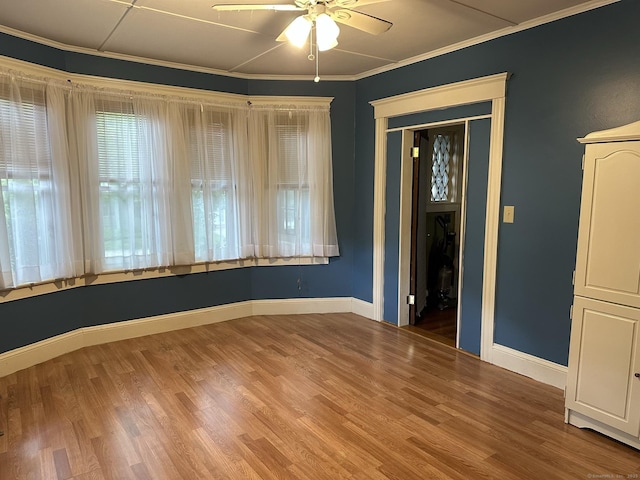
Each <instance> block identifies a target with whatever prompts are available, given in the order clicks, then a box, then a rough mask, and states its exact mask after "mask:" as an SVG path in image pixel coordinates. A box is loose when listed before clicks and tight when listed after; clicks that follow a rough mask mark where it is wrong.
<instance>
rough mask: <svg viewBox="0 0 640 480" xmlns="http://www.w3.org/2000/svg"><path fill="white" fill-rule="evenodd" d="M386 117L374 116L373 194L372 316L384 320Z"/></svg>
mask: <svg viewBox="0 0 640 480" xmlns="http://www.w3.org/2000/svg"><path fill="white" fill-rule="evenodd" d="M387 126H388V120H387V118H386V117H382V118H376V146H375V167H374V169H375V179H374V187H373V188H374V196H373V318H374V320H377V321H379V322H381V321H382V320H384V242H385V238H384V219H385V214H386V211H387V206H386V203H387Z"/></svg>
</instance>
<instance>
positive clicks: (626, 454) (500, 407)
mask: <svg viewBox="0 0 640 480" xmlns="http://www.w3.org/2000/svg"><path fill="white" fill-rule="evenodd" d="M563 412H564V399H563V392H562V391H561V390H558V389H555V388H553V387H549V386H547V385H543V384H540V383H538V382H535V381H533V380H531V379H528V378H526V377H523V376H520V375H516V374H514V373H511V372H508V371H505V370H503V369H500V368H498V367H495V366H492V365H488V364H486V363H484V362H481V361H480V360H479V359H477V358H475V357H473V356H471V355H468V354H466V353H463V352H460V351H457V350H455V349H453V348H450V347H447V346H445V345H442V344H438V343H435V342H433V341H432V340H429V339H427V338H424V337H421V336H418V335H415V334H414V333H411V332H410V331H405V330H403V329H397V328H395V327H391V326H388V325H385V324H380V323H377V322H373V321H369V320H365V319H363V318H362V317H358V316H356V315H352V314H322V315H320V314H318V315H299V316H293V315H273V316H255V317H249V318H244V319H237V320H232V321H228V322H223V323H215V324H211V325H205V326H201V327H196V328H190V329H185V330H180V331H175V332H167V333H162V334H158V335H150V336H147V337H138V338H134V339H129V340H124V341H121V342H113V343H108V344H104V345H96V346H93V347H87V348H83V349H81V350H78V351H76V352H71V353H69V354H65V355H62V356H60V357H58V358H56V359H52V360H50V361H47V362H44V363H42V364H40V365H36V366H34V367H31V368H29V369H26V370H23V371H20V372H16V373H14V374H11V375H9V376H7V377H4V378H0V430H4V431H5V435H4V436H2V437H0V479H2V480H14V479H15V480H18V479H26V478H46V479H48V478H51V479H55V478H59V479H78V480H86V479H98V480H100V479H105V480H111V479H121V478H122V479H138V480H148V479H154V480H155V479H170V480H174V479H175V480H180V479H188V480H193V479H213V478H215V479H231V480H235V479H251V480H258V479H300V480H304V479H310V480H324V479H327V480H334V479H362V480H364V479H366V480H384V479H401V480H410V479H421V480H422V479H426V478H428V479H432V478H434V479H438V478H440V479H467V478H478V479H495V478H501V479H502V478H506V479H510V478H514V479H515V478H518V479H539V478H549V479H554V478H563V479H566V478H588V475H592V476H594V478H595V476H596V475H613V477H608V478H616V477H615V476H616V475H622V478H637V477H633V475H638V474H639V473H640V452H638V451H637V450H634V449H632V448H630V447H627V446H624V445H621V444H619V443H617V442H615V441H613V440H611V439H609V438H606V437H604V436H602V435H599V434H597V433H594V432H591V431H584V430H580V429H577V428H575V427H572V426H569V425H566V424H565V423H564V417H563ZM618 478H620V477H618Z"/></svg>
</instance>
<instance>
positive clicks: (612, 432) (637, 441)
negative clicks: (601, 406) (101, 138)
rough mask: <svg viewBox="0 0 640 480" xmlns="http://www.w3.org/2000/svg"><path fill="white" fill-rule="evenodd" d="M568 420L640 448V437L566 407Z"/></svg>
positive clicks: (579, 426) (574, 424) (580, 426)
mask: <svg viewBox="0 0 640 480" xmlns="http://www.w3.org/2000/svg"><path fill="white" fill-rule="evenodd" d="M565 417H566V422H567V423H569V424H570V425H573V426H574V427H578V428H589V429H591V430H594V431H596V432H598V433H602V434H603V435H606V436H607V437H611V438H614V439H616V440H618V441H619V442H622V443H624V444H626V445H629V446H631V447H633V448H635V449H637V450H640V438H638V437H632V436H631V435H629V434H627V433H624V432H621V431H620V430H617V429H615V428H612V427H610V426H608V425H605V424H604V423H602V422H599V421H597V420H594V419H592V418H589V417H587V416H585V415H583V414H581V413H579V412H576V411H575V410H570V409H566V411H565Z"/></svg>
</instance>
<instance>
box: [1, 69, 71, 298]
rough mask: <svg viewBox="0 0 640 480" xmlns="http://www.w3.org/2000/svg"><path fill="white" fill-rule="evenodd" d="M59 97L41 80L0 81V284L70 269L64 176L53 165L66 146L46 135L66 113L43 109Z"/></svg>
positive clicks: (56, 102) (42, 277) (56, 275)
mask: <svg viewBox="0 0 640 480" xmlns="http://www.w3.org/2000/svg"><path fill="white" fill-rule="evenodd" d="M62 100H63V99H62V97H61V96H60V95H56V94H55V92H49V94H47V89H46V87H45V86H44V85H39V84H30V83H22V84H19V83H17V82H16V81H14V80H9V79H5V81H4V82H2V81H0V203H1V204H2V205H1V206H2V208H1V210H0V287H11V286H15V285H20V284H26V283H37V282H41V281H43V280H48V279H54V278H60V277H64V276H69V275H70V274H72V273H73V260H72V258H71V255H70V248H71V244H72V241H71V239H70V238H69V229H70V225H69V223H68V218H66V217H65V211H64V210H65V209H66V204H67V201H66V200H67V198H66V196H65V195H66V193H67V191H66V187H67V185H68V181H67V179H66V178H65V172H64V171H62V170H60V169H57V167H56V160H59V159H60V158H59V157H60V156H61V155H63V154H64V153H66V151H65V152H60V151H58V150H59V149H56V147H54V146H53V145H52V141H51V139H50V130H56V128H59V127H60V125H61V124H62V123H63V122H64V118H59V117H57V116H56V114H55V112H52V113H48V108H47V102H48V103H49V105H57V106H60V105H63V104H62ZM61 111H62V112H64V110H61ZM55 133H59V132H54V134H55ZM54 143H55V142H54ZM54 182H55V184H54ZM59 209H62V211H60V210H59Z"/></svg>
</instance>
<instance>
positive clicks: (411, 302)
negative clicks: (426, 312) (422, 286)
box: [407, 295, 416, 305]
mask: <svg viewBox="0 0 640 480" xmlns="http://www.w3.org/2000/svg"><path fill="white" fill-rule="evenodd" d="M415 304H416V296H415V295H407V305H415Z"/></svg>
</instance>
